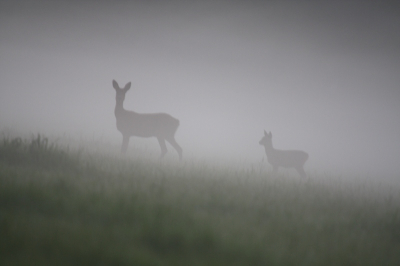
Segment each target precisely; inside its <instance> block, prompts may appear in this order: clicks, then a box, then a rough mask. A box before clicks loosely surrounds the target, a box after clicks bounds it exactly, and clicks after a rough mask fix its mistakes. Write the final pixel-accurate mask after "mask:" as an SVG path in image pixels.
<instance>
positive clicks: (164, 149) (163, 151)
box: [157, 137, 168, 159]
mask: <svg viewBox="0 0 400 266" xmlns="http://www.w3.org/2000/svg"><path fill="white" fill-rule="evenodd" d="M157 139H158V143H159V144H160V148H161V155H160V159H162V158H163V157H164V155H165V154H166V153H167V151H168V150H167V145H165V139H164V138H160V137H157Z"/></svg>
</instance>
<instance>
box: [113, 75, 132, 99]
mask: <svg viewBox="0 0 400 266" xmlns="http://www.w3.org/2000/svg"><path fill="white" fill-rule="evenodd" d="M112 83H113V87H114V89H115V91H116V92H117V97H116V99H117V102H121V103H122V102H123V101H124V100H125V94H126V92H127V91H128V90H129V89H130V88H131V83H130V82H128V83H126V85H125V87H124V88H123V89H121V88H120V87H119V85H118V83H117V82H116V81H115V80H113V81H112Z"/></svg>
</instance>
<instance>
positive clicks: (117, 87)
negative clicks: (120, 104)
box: [112, 79, 119, 90]
mask: <svg viewBox="0 0 400 266" xmlns="http://www.w3.org/2000/svg"><path fill="white" fill-rule="evenodd" d="M112 84H113V87H114V89H116V90H119V85H118V83H117V82H116V81H115V79H113V81H112Z"/></svg>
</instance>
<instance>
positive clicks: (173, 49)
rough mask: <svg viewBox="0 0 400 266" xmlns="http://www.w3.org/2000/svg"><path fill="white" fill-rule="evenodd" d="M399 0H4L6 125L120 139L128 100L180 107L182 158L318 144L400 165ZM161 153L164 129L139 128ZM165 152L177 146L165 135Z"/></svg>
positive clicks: (315, 160) (250, 158)
mask: <svg viewBox="0 0 400 266" xmlns="http://www.w3.org/2000/svg"><path fill="white" fill-rule="evenodd" d="M399 13H400V5H399V4H392V3H391V2H389V1H379V2H369V3H365V2H364V1H1V3H0V36H1V40H0V69H1V71H0V130H8V129H11V130H20V131H21V132H26V133H35V134H36V133H41V134H47V135H50V134H54V135H57V134H66V135H70V136H80V137H83V138H88V139H90V138H102V139H105V140H107V141H111V142H115V143H116V150H119V145H120V143H121V141H122V137H121V134H120V133H119V132H118V131H117V129H116V126H115V116H114V107H115V91H114V89H113V87H112V83H111V82H112V80H113V79H115V80H117V81H118V82H119V84H120V85H121V86H124V85H125V84H126V83H127V82H132V88H131V89H130V91H129V92H128V93H127V94H126V99H125V102H124V107H125V109H127V110H134V111H136V112H139V113H153V112H166V113H169V114H171V115H172V116H174V117H176V118H178V119H179V120H180V127H179V128H178V131H177V133H176V140H177V141H178V143H179V144H180V145H181V146H182V148H183V155H184V158H185V156H187V155H194V156H197V157H199V158H217V159H221V160H223V159H224V160H225V159H227V160H243V161H246V162H249V163H259V162H261V160H262V158H263V157H265V152H264V149H263V147H261V146H260V145H259V144H258V142H259V140H260V139H261V137H262V136H263V130H264V129H265V130H267V131H271V132H272V134H273V144H274V147H275V148H278V149H300V150H304V151H307V152H308V154H309V155H310V158H309V160H308V162H307V163H306V165H305V168H306V171H307V170H312V169H318V170H321V169H322V170H324V171H328V172H329V171H334V172H339V173H340V172H341V171H352V172H356V173H360V174H365V173H367V174H370V175H376V174H378V175H377V177H379V178H381V177H383V176H399V174H400V166H399V158H400V141H399V136H400V119H399V114H400V88H399V84H400V72H399V70H400V50H399V47H400V17H399V16H398V14H399ZM135 145H144V146H148V147H149V149H154V150H155V154H156V155H158V153H159V146H158V143H157V140H156V139H155V138H150V139H141V138H137V137H132V138H131V141H130V146H129V148H128V152H129V153H134V152H135V150H134V146H135ZM168 150H169V153H168V156H171V157H172V156H176V153H175V151H174V150H173V149H172V147H171V146H168Z"/></svg>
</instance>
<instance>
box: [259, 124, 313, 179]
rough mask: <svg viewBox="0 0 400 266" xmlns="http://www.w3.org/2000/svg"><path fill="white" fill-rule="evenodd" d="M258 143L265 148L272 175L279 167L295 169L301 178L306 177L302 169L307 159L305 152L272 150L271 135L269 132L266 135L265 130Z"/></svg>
mask: <svg viewBox="0 0 400 266" xmlns="http://www.w3.org/2000/svg"><path fill="white" fill-rule="evenodd" d="M259 143H260V145H262V146H264V147H265V153H266V154H267V159H268V162H269V163H270V164H271V165H272V167H273V172H274V173H277V172H278V168H279V167H284V168H294V169H296V170H297V172H298V173H299V174H300V176H301V177H303V178H305V177H306V176H307V175H306V172H305V171H304V168H303V166H304V164H305V162H306V161H307V159H308V154H307V153H306V152H304V151H296V150H287V151H283V150H277V149H274V147H273V146H272V134H271V132H269V133H267V132H266V131H265V130H264V137H263V138H262V139H261V140H260V142H259Z"/></svg>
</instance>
